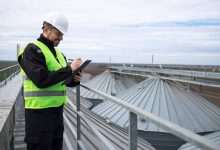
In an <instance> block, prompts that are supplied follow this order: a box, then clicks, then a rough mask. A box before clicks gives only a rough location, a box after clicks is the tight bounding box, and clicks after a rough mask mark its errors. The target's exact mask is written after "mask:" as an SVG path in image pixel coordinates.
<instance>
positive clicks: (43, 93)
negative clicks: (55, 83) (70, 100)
mask: <svg viewBox="0 0 220 150" xmlns="http://www.w3.org/2000/svg"><path fill="white" fill-rule="evenodd" d="M65 94H66V93H65V91H33V92H24V96H25V97H41V96H64V95H65Z"/></svg>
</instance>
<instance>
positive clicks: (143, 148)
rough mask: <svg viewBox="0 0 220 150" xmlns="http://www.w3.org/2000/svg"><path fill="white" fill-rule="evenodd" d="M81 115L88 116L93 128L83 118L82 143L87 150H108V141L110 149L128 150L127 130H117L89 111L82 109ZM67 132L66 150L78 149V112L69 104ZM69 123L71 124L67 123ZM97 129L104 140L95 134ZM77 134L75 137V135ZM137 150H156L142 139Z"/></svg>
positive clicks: (66, 114)
mask: <svg viewBox="0 0 220 150" xmlns="http://www.w3.org/2000/svg"><path fill="white" fill-rule="evenodd" d="M81 113H83V114H84V116H86V118H87V121H89V122H90V123H92V126H90V125H91V124H90V125H89V124H88V122H86V120H85V118H84V117H83V118H81V142H82V143H83V146H84V147H85V149H88V150H105V149H108V148H107V147H106V146H105V144H104V143H103V140H106V141H107V143H108V146H109V147H112V148H113V149H114V150H127V149H128V133H127V131H126V130H123V129H120V128H116V127H114V126H111V125H109V124H107V123H106V122H105V120H103V119H102V118H100V117H99V116H97V115H96V114H94V113H92V112H91V111H89V110H88V109H85V108H83V107H81ZM64 114H65V116H66V117H65V118H66V119H64V122H65V124H64V125H65V131H64V150H69V149H71V148H73V149H75V148H74V147H76V112H75V111H73V108H72V107H71V106H70V105H69V104H67V105H66V107H65V111H64ZM67 122H69V123H67ZM91 128H95V129H96V130H97V131H98V132H99V133H100V134H101V135H102V138H103V139H100V137H99V136H97V134H95V133H94V130H92V129H91ZM74 134H75V135H74ZM137 150H155V149H154V148H153V147H152V146H151V145H150V143H148V142H147V141H146V140H143V139H142V138H138V139H137Z"/></svg>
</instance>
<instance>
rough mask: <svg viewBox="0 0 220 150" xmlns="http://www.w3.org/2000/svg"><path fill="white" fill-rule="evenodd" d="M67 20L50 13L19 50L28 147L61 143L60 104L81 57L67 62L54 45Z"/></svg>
mask: <svg viewBox="0 0 220 150" xmlns="http://www.w3.org/2000/svg"><path fill="white" fill-rule="evenodd" d="M67 29H68V20H67V19H66V17H65V16H63V15H60V14H50V15H49V16H48V17H47V18H46V19H44V21H43V26H42V30H43V32H42V34H41V35H40V37H39V38H38V39H37V40H36V41H33V42H31V43H29V44H28V45H27V46H26V47H25V49H24V50H22V51H21V52H20V53H19V56H18V62H19V64H20V66H21V73H22V74H23V78H24V82H23V89H24V104H25V132H26V133H25V142H26V143H27V150H61V149H62V143H63V130H64V125H63V106H64V104H65V103H66V86H70V87H73V86H76V85H78V84H79V82H80V73H77V72H74V70H76V69H77V68H78V67H79V66H80V64H81V59H76V60H75V61H73V62H72V63H71V64H70V65H67V62H66V58H65V57H64V55H63V54H62V53H61V51H59V50H58V49H57V48H55V47H56V46H58V45H59V42H60V41H61V40H62V39H63V34H64V33H66V32H67Z"/></svg>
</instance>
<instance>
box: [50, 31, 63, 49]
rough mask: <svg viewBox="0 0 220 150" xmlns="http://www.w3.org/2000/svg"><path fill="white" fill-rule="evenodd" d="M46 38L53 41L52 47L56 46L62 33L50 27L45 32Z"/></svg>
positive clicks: (61, 37)
mask: <svg viewBox="0 0 220 150" xmlns="http://www.w3.org/2000/svg"><path fill="white" fill-rule="evenodd" d="M47 38H48V40H50V41H51V42H53V45H54V47H56V46H58V45H59V43H60V41H61V40H63V33H61V32H60V31H59V30H57V29H56V28H51V29H49V31H48V32H47Z"/></svg>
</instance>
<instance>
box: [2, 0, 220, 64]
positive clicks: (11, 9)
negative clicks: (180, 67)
mask: <svg viewBox="0 0 220 150" xmlns="http://www.w3.org/2000/svg"><path fill="white" fill-rule="evenodd" d="M219 8H220V1H219V0H184V1H183V0H80V1H76V0H62V1H61V0H46V1H45V0H0V18H1V21H0V52H1V53H0V59H4V60H7V59H9V60H14V59H16V44H17V43H20V44H21V45H22V46H25V45H26V44H27V43H28V42H30V41H33V40H35V39H36V38H38V37H39V35H40V33H41V25H42V21H43V18H44V17H45V16H46V15H47V14H48V13H50V12H59V13H62V14H64V15H65V16H66V17H67V18H68V20H69V22H70V28H69V31H68V33H67V34H65V35H64V40H63V41H62V42H61V44H60V45H59V47H60V49H61V50H62V51H63V53H64V54H65V55H66V56H67V57H68V58H77V57H81V58H83V59H86V58H89V59H92V60H93V62H127V63H152V55H153V57H154V61H153V63H155V64H199V65H220V9H219Z"/></svg>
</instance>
